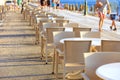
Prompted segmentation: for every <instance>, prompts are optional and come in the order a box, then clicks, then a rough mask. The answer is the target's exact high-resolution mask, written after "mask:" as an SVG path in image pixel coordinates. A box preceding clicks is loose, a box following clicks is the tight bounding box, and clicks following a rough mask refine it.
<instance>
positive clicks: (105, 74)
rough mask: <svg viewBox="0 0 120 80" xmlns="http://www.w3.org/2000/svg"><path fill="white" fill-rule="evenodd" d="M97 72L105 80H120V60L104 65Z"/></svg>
mask: <svg viewBox="0 0 120 80" xmlns="http://www.w3.org/2000/svg"><path fill="white" fill-rule="evenodd" d="M96 74H97V76H99V77H100V78H102V79H104V80H120V62H118V63H110V64H105V65H102V66H100V67H99V68H98V69H97V70H96Z"/></svg>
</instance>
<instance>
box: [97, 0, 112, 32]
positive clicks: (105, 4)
mask: <svg viewBox="0 0 120 80" xmlns="http://www.w3.org/2000/svg"><path fill="white" fill-rule="evenodd" d="M96 8H97V11H98V16H99V31H102V26H103V23H104V19H105V16H106V14H107V13H108V14H110V12H111V8H110V4H109V1H108V0H97V1H96Z"/></svg>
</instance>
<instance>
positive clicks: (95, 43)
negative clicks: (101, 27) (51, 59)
mask: <svg viewBox="0 0 120 80" xmlns="http://www.w3.org/2000/svg"><path fill="white" fill-rule="evenodd" d="M65 40H75V41H80V40H81V41H82V40H84V41H85V40H91V41H92V44H91V45H92V46H101V39H100V38H64V39H61V40H60V43H64V41H65Z"/></svg>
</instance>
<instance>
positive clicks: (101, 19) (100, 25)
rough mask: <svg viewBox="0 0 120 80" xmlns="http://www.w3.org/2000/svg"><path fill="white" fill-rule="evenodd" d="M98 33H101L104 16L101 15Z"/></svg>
mask: <svg viewBox="0 0 120 80" xmlns="http://www.w3.org/2000/svg"><path fill="white" fill-rule="evenodd" d="M99 18H100V20H99V31H102V26H103V23H104V14H103V13H101V12H100V13H99Z"/></svg>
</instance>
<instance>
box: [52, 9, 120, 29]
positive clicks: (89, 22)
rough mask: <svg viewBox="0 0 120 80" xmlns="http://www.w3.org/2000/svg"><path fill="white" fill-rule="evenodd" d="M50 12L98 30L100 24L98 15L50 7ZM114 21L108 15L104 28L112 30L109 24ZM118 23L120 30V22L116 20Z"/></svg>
mask: <svg viewBox="0 0 120 80" xmlns="http://www.w3.org/2000/svg"><path fill="white" fill-rule="evenodd" d="M50 12H53V13H55V14H57V15H60V16H65V18H66V19H69V20H71V21H72V22H77V23H79V25H80V26H81V27H91V28H92V29H93V30H98V24H99V18H98V17H96V16H90V15H87V16H84V15H83V14H81V13H79V12H71V11H68V10H53V9H50ZM111 23H112V21H111V20H110V19H108V17H107V18H106V19H105V21H104V24H103V30H105V31H106V30H107V31H110V28H109V26H110V25H111ZM116 25H117V28H118V31H120V29H119V28H120V22H118V21H116Z"/></svg>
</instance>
